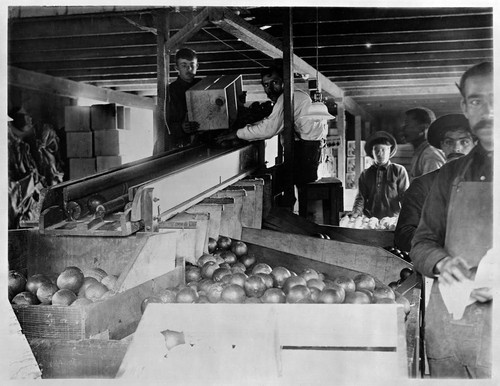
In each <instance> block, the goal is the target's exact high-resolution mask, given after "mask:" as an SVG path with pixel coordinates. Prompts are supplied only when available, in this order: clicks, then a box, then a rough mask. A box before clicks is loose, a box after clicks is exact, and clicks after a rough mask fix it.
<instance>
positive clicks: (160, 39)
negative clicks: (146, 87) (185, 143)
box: [153, 9, 170, 154]
mask: <svg viewBox="0 0 500 386" xmlns="http://www.w3.org/2000/svg"><path fill="white" fill-rule="evenodd" d="M169 29H170V28H169V20H168V11H167V10H165V9H161V10H158V11H157V13H156V30H157V35H156V45H157V54H156V67H157V74H158V75H157V93H158V98H157V104H156V111H155V113H156V117H155V118H156V119H155V120H154V122H155V126H154V128H153V140H154V150H153V152H154V154H158V153H162V152H163V151H164V150H166V145H167V135H166V134H167V126H166V115H165V99H166V89H167V85H168V74H169V66H170V53H169V52H168V51H166V50H165V43H166V42H167V39H168V35H169Z"/></svg>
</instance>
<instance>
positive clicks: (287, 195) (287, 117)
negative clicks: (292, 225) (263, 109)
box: [283, 7, 295, 211]
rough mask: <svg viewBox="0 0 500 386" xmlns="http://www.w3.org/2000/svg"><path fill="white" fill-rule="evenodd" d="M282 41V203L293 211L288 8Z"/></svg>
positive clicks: (289, 23) (290, 63)
mask: <svg viewBox="0 0 500 386" xmlns="http://www.w3.org/2000/svg"><path fill="white" fill-rule="evenodd" d="M283 41H284V49H283V80H284V83H285V88H284V90H283V110H284V111H283V121H284V128H283V153H284V158H285V162H284V170H283V172H284V185H283V189H284V191H283V203H284V205H285V206H287V207H290V209H291V211H293V204H294V202H295V193H294V183H293V174H294V170H293V164H294V156H295V155H294V140H295V139H294V138H295V133H294V126H295V125H294V121H295V109H294V100H293V64H294V63H293V60H294V55H293V19H292V8H290V7H288V8H285V11H284V15H283Z"/></svg>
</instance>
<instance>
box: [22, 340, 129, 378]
mask: <svg viewBox="0 0 500 386" xmlns="http://www.w3.org/2000/svg"><path fill="white" fill-rule="evenodd" d="M129 344H130V342H128V341H126V340H100V339H85V340H64V339H47V338H34V339H30V346H31V350H32V351H33V354H34V355H35V358H36V360H37V362H38V364H39V366H40V369H41V370H42V378H43V379H56V378H66V379H67V378H97V379H111V378H114V377H115V376H116V373H117V371H118V369H119V367H120V364H121V362H122V359H123V357H124V356H125V353H126V351H127V348H128V346H129Z"/></svg>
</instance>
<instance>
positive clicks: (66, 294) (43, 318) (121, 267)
mask: <svg viewBox="0 0 500 386" xmlns="http://www.w3.org/2000/svg"><path fill="white" fill-rule="evenodd" d="M8 243H9V270H10V272H9V300H10V301H11V303H12V307H13V309H14V312H15V314H16V316H17V318H18V320H19V322H20V325H21V327H22V332H23V334H24V335H26V337H27V338H28V339H35V338H50V339H65V340H81V339H88V338H105V339H107V338H110V339H115V340H116V339H121V338H124V337H126V336H128V335H130V334H131V333H133V332H134V331H135V328H136V327H137V324H138V323H139V320H140V317H141V315H142V314H141V303H142V300H143V299H144V298H145V297H148V296H152V295H154V294H155V293H156V292H157V291H158V290H159V289H160V288H165V287H166V286H170V285H177V284H179V283H180V282H182V281H183V280H184V277H183V276H184V275H183V272H184V268H183V264H184V262H183V261H177V262H176V233H175V232H161V233H156V234H141V233H138V234H136V235H134V236H130V237H125V238H113V237H86V236H61V237H53V236H44V235H41V234H40V233H39V232H38V231H37V230H36V229H29V230H26V229H25V230H13V231H9V235H8ZM177 260H178V259H177Z"/></svg>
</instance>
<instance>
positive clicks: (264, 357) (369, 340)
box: [117, 304, 407, 384]
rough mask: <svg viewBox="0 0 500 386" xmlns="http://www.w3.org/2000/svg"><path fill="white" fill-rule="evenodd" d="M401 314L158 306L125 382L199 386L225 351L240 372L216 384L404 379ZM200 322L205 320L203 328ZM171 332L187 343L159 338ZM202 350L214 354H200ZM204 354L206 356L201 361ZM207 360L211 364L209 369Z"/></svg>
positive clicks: (217, 377)
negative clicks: (170, 343) (168, 343)
mask: <svg viewBox="0 0 500 386" xmlns="http://www.w3.org/2000/svg"><path fill="white" fill-rule="evenodd" d="M257 308H258V312H256V310H257ZM397 312H398V307H397V306H396V305H375V304H373V305H356V304H351V305H342V304H329V305H312V304H259V305H255V307H251V306H249V305H246V304H245V305H243V304H231V305H227V304H218V305H217V307H214V306H213V305H210V304H193V305H181V304H152V305H151V307H148V308H147V310H146V312H145V314H144V317H143V319H142V320H141V323H140V325H139V327H138V329H137V332H136V335H135V336H134V340H133V342H132V343H131V345H130V349H129V350H128V352H127V353H126V355H125V357H124V359H123V362H122V366H121V367H120V370H119V371H118V374H117V378H119V379H121V380H132V379H141V380H142V381H145V380H150V379H158V378H161V379H164V380H165V381H167V382H169V383H177V380H178V374H179V372H180V373H182V377H183V380H184V381H186V380H189V381H190V382H188V383H191V380H195V379H199V377H203V376H204V375H203V373H202V372H201V371H202V370H203V369H205V367H207V369H205V371H206V370H208V369H209V368H219V367H220V366H223V361H224V360H226V359H225V355H223V354H222V353H233V355H231V358H232V359H233V360H234V362H232V363H233V367H234V369H235V371H233V372H231V374H229V373H227V372H222V373H221V372H215V373H211V375H210V379H211V382H212V383H220V382H222V383H229V384H236V383H238V381H237V379H238V377H239V379H240V380H241V377H242V376H244V379H245V381H249V382H250V383H251V384H261V383H271V384H296V383H297V381H299V383H304V384H306V383H310V382H311V380H312V379H314V383H318V384H328V383H329V382H331V380H332V379H335V380H338V379H339V378H342V377H345V378H342V384H351V383H353V382H354V383H356V382H355V381H356V380H360V379H362V380H363V382H364V383H366V382H367V381H373V379H374V376H375V375H376V376H377V381H379V380H380V379H382V380H384V381H388V380H389V379H390V380H391V381H392V380H394V379H398V380H400V379H401V380H403V379H407V371H406V367H405V368H402V366H401V363H404V362H405V360H406V347H405V342H404V336H403V340H401V339H400V338H399V335H398V333H399V332H400V331H404V324H402V320H401V319H399V318H398V316H397ZM228 314H231V318H228V317H227V315H228ZM313 315H314V316H313ZM250 319H251V320H252V323H251V324H249V323H247V321H248V320H250ZM199 320H205V323H204V324H203V325H200V324H199ZM291 320H293V323H290V321H291ZM366 320H370V326H367V324H366ZM255 329H258V331H259V334H258V336H257V335H255V334H254V333H253V332H254V331H255ZM165 330H170V331H177V332H182V333H183V334H184V337H185V340H186V344H185V345H182V346H179V347H178V348H174V349H172V350H170V351H168V350H167V348H166V347H165V341H164V338H163V337H162V336H161V335H160V334H159V332H161V331H165ZM214 335H215V336H216V338H215V337H214ZM188 343H189V344H188ZM197 346H202V347H208V348H209V350H204V351H203V350H200V351H198V350H196V347H197ZM146 348H147V349H146ZM226 350H227V351H226ZM239 350H242V351H244V352H245V353H246V354H247V355H246V358H247V360H246V361H240V359H242V358H240V357H239V354H240V351H239ZM201 353H205V356H204V357H202V358H198V357H197V355H200V354H201ZM211 353H213V354H211ZM215 353H217V354H215ZM177 355H178V356H177ZM193 357H194V359H193ZM250 357H251V358H252V359H253V360H252V365H251V366H249V365H248V358H250ZM297 359H298V360H297ZM204 361H208V362H209V365H208V366H204V364H205V362H204ZM352 363H363V366H352ZM176 370H177V371H176ZM346 372H347V373H348V375H345V373H346ZM343 374H344V375H343ZM349 381H350V382H349Z"/></svg>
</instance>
